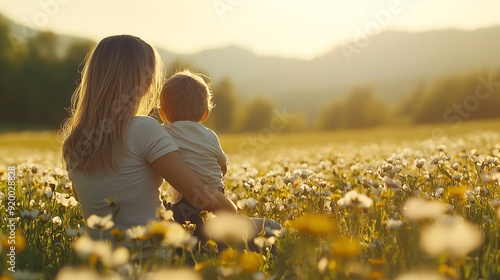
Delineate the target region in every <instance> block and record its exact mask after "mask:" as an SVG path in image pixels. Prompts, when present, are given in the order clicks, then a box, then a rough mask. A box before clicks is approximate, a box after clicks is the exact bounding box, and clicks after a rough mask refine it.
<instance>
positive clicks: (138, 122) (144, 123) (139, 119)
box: [129, 116, 164, 134]
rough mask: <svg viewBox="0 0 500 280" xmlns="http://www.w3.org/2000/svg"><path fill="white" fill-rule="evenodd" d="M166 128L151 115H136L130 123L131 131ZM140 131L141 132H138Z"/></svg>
mask: <svg viewBox="0 0 500 280" xmlns="http://www.w3.org/2000/svg"><path fill="white" fill-rule="evenodd" d="M161 130H164V128H162V126H161V125H160V123H159V122H158V121H157V120H155V119H154V118H152V117H149V116H135V117H134V118H133V119H132V120H131V121H130V125H129V131H130V132H133V133H134V134H135V133H139V132H151V131H161ZM138 131H139V132H138Z"/></svg>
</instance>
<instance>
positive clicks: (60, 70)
mask: <svg viewBox="0 0 500 280" xmlns="http://www.w3.org/2000/svg"><path fill="white" fill-rule="evenodd" d="M60 38H61V37H60V36H57V35H55V34H54V33H51V32H37V33H36V34H35V35H33V36H32V37H29V38H24V39H23V40H16V39H15V37H14V38H13V37H12V36H11V33H10V28H9V24H8V23H7V22H6V21H5V20H2V18H1V17H0V73H1V74H0V104H1V109H0V130H3V131H5V130H13V129H57V128H59V126H60V124H61V122H62V121H63V120H64V119H65V118H66V117H67V116H68V112H67V110H66V109H65V108H67V107H68V106H69V104H70V98H71V95H72V93H73V91H74V89H75V88H76V86H77V84H78V82H79V79H80V73H79V71H80V70H81V68H82V65H81V63H82V61H83V59H84V58H85V56H86V54H87V52H88V51H89V50H90V48H91V47H92V46H93V45H94V44H95V42H92V41H90V40H72V41H71V42H70V43H69V44H61V42H60V40H61V39H60ZM185 67H187V68H193V67H191V65H189V64H185V63H182V62H179V61H173V62H171V63H170V65H168V67H167V69H168V70H171V71H172V70H173V69H176V68H185ZM193 70H195V71H196V70H199V69H193ZM201 72H203V73H206V74H208V75H210V73H209V72H206V71H203V70H201ZM171 73H172V72H171ZM499 86H500V70H497V71H496V72H489V71H486V70H484V71H479V72H474V73H469V74H467V75H461V76H458V75H457V76H450V77H445V78H442V79H440V80H437V81H435V82H433V83H431V84H429V85H424V84H421V85H419V86H417V87H416V88H415V90H414V92H411V93H409V94H407V95H405V96H404V98H402V99H401V100H399V101H396V102H392V103H388V102H386V101H382V100H380V99H378V98H377V95H376V94H375V92H374V91H373V89H372V88H371V87H369V86H364V87H356V88H354V89H352V91H351V92H350V93H349V94H348V95H347V96H345V97H344V98H334V99H333V100H331V101H330V102H327V103H326V105H319V104H318V110H317V113H316V116H315V118H314V119H307V118H306V117H305V114H304V112H301V111H300V110H298V111H294V112H286V108H281V107H280V105H279V104H275V103H274V102H273V101H272V100H270V99H269V98H266V97H255V98H254V99H251V100H246V99H245V98H244V97H243V96H241V95H239V94H238V93H237V90H236V87H235V85H234V84H233V83H232V81H231V80H230V79H229V78H228V77H226V78H223V79H221V80H219V81H215V82H214V83H213V85H212V89H213V92H214V101H215V104H216V107H215V108H214V109H213V111H212V113H211V116H210V117H209V119H208V120H207V122H206V125H207V126H208V127H211V128H213V129H214V130H216V131H218V132H221V133H223V132H247V131H250V132H258V131H261V130H262V129H265V128H270V127H271V126H273V125H274V126H275V127H281V126H280V125H279V124H276V123H273V121H276V120H277V119H280V118H281V119H283V116H284V115H286V116H287V118H288V119H287V122H286V127H282V128H280V129H279V130H278V131H279V132H283V131H285V132H286V131H297V130H305V129H320V130H336V129H361V128H369V127H375V126H381V125H401V124H423V123H438V122H447V123H453V124H455V125H459V124H460V123H461V122H463V121H467V120H474V119H485V118H498V117H500V110H498V108H500V95H499V92H498V90H497V89H498V87H499ZM332 95H336V93H335V92H332ZM304 98H307V97H304Z"/></svg>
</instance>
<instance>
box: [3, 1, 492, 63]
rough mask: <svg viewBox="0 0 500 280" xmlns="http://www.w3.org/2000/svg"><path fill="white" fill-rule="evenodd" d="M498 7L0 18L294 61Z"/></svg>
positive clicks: (43, 11) (379, 5) (270, 4)
mask: <svg viewBox="0 0 500 280" xmlns="http://www.w3.org/2000/svg"><path fill="white" fill-rule="evenodd" d="M216 7H217V8H216ZM499 9H500V2H498V1H495V0H481V1H472V0H463V1H460V2H457V1H454V0H439V1H432V0H421V1H418V3H415V2H412V1H409V0H399V1H397V0H373V1H370V3H369V4H360V3H355V2H354V1H350V0H338V1H329V0H316V1H315V3H314V4H311V2H310V1H307V0H275V1H269V0H267V1H266V0H252V1H246V0H209V1H203V2H201V3H200V2H198V1H195V0H185V1H182V2H181V1H163V0H144V1H133V0H122V1H119V0H107V1H99V0H88V1H75V0H39V1H17V0H0V11H1V12H0V13H2V14H3V15H5V16H7V17H8V18H10V19H12V20H14V21H16V22H18V23H20V24H23V25H27V26H29V27H31V28H35V29H40V30H51V31H53V32H55V33H60V34H68V35H73V36H78V37H85V38H89V39H92V40H95V41H99V40H100V39H102V38H104V37H106V36H109V35H113V34H133V35H136V36H139V37H141V38H143V39H144V40H146V41H148V42H150V43H152V44H154V45H155V46H156V47H161V48H164V49H166V50H168V51H171V52H174V53H179V54H186V53H194V52H198V51H202V50H204V49H210V48H215V47H223V46H228V45H237V46H240V47H244V48H247V49H249V50H251V51H253V52H254V53H256V54H258V55H276V56H282V57H293V58H300V59H310V58H313V57H315V56H318V55H321V54H323V53H325V52H327V51H329V50H331V49H332V48H334V47H336V46H339V45H341V44H342V43H345V42H349V41H353V40H356V38H357V37H358V35H359V31H362V32H365V33H367V34H368V35H370V36H373V35H375V34H378V33H379V32H382V31H384V30H402V31H412V32H415V31H427V30H436V29H448V28H456V29H464V30H472V29H477V28H484V27H490V26H494V25H500V17H498V15H497V14H496V11H498V10H499ZM377 15H378V16H377ZM388 15H390V16H389V17H387V16H388ZM377 17H378V19H377Z"/></svg>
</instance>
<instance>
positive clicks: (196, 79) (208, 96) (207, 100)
mask: <svg viewBox="0 0 500 280" xmlns="http://www.w3.org/2000/svg"><path fill="white" fill-rule="evenodd" d="M202 75H203V74H198V73H193V72H191V71H189V70H183V71H179V72H177V73H175V74H174V75H172V77H170V78H169V79H168V80H167V81H166V82H165V84H164V85H163V88H162V90H161V93H160V116H161V118H162V120H163V121H166V122H169V123H173V122H175V121H193V122H198V123H202V122H204V121H205V120H206V119H207V118H208V114H209V113H210V111H211V110H212V108H213V107H214V105H213V103H212V90H211V89H210V86H209V85H208V84H207V82H206V81H205V79H207V80H208V77H206V76H204V75H203V76H202ZM204 78H205V79H204Z"/></svg>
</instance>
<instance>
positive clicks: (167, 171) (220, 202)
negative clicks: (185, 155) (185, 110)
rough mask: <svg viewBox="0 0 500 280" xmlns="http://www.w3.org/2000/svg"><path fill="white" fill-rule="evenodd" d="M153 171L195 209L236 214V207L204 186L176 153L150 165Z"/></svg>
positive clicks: (218, 192) (219, 193)
mask: <svg viewBox="0 0 500 280" xmlns="http://www.w3.org/2000/svg"><path fill="white" fill-rule="evenodd" d="M151 165H152V166H153V168H154V169H156V171H157V172H158V173H160V174H161V176H162V177H163V178H165V180H167V182H168V183H169V184H170V185H171V186H172V187H173V188H174V189H176V190H177V191H178V192H179V193H181V194H182V195H183V196H184V197H185V198H186V199H187V201H188V202H189V203H190V204H191V205H192V206H193V207H195V208H197V209H200V210H208V211H213V212H215V211H223V210H225V211H230V212H233V213H236V205H234V203H233V202H232V201H231V200H229V199H228V198H227V197H226V196H225V195H224V194H223V193H221V192H220V191H218V190H216V189H215V188H210V187H208V186H207V185H205V184H204V183H203V182H202V181H201V180H200V179H198V177H197V176H196V175H195V174H194V172H193V171H192V170H191V168H189V166H188V165H187V164H186V163H185V162H184V160H183V159H182V158H181V156H180V154H179V152H178V151H174V152H171V153H168V154H166V155H163V156H161V157H159V158H158V159H156V160H155V161H153V162H152V163H151Z"/></svg>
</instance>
